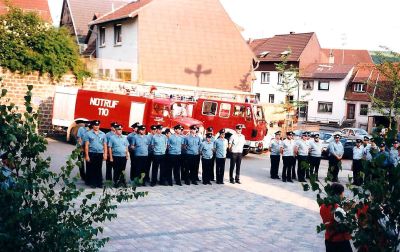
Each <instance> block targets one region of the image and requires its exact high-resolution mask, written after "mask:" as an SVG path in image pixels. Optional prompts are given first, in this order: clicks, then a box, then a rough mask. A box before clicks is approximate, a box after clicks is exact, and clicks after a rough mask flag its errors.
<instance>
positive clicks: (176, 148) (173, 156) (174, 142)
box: [168, 124, 183, 186]
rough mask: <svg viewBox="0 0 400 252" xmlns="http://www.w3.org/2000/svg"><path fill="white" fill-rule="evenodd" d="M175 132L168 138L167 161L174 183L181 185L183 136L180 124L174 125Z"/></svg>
mask: <svg viewBox="0 0 400 252" xmlns="http://www.w3.org/2000/svg"><path fill="white" fill-rule="evenodd" d="M174 131H175V133H174V134H172V135H171V136H170V137H169V138H168V162H169V165H170V167H171V169H172V171H173V173H174V179H175V183H176V184H177V185H179V186H182V180H181V167H182V166H181V162H182V158H181V154H182V145H183V137H182V136H181V131H182V126H181V125H179V124H178V125H176V126H175V127H174Z"/></svg>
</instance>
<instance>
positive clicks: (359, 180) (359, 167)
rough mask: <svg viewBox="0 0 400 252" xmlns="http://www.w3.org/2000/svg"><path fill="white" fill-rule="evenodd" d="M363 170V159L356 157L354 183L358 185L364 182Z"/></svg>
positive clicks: (354, 161)
mask: <svg viewBox="0 0 400 252" xmlns="http://www.w3.org/2000/svg"><path fill="white" fill-rule="evenodd" d="M361 170H362V161H361V159H354V160H353V183H354V184H355V185H358V186H359V185H361V184H362V177H361V176H360V172H361Z"/></svg>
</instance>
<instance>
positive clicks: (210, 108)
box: [202, 101, 218, 116]
mask: <svg viewBox="0 0 400 252" xmlns="http://www.w3.org/2000/svg"><path fill="white" fill-rule="evenodd" d="M217 105H218V104H217V103H216V102H210V101H205V102H203V111H202V113H203V115H208V116H215V115H216V114H217Z"/></svg>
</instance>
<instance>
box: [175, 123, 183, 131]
mask: <svg viewBox="0 0 400 252" xmlns="http://www.w3.org/2000/svg"><path fill="white" fill-rule="evenodd" d="M178 129H179V130H181V129H182V125H180V124H178V125H175V126H174V130H178Z"/></svg>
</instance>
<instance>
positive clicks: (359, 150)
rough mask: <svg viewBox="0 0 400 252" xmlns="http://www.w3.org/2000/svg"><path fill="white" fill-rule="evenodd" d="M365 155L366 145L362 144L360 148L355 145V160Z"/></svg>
mask: <svg viewBox="0 0 400 252" xmlns="http://www.w3.org/2000/svg"><path fill="white" fill-rule="evenodd" d="M363 155H364V146H362V145H361V146H360V148H358V147H357V146H354V147H353V160H360V159H362V158H363Z"/></svg>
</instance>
